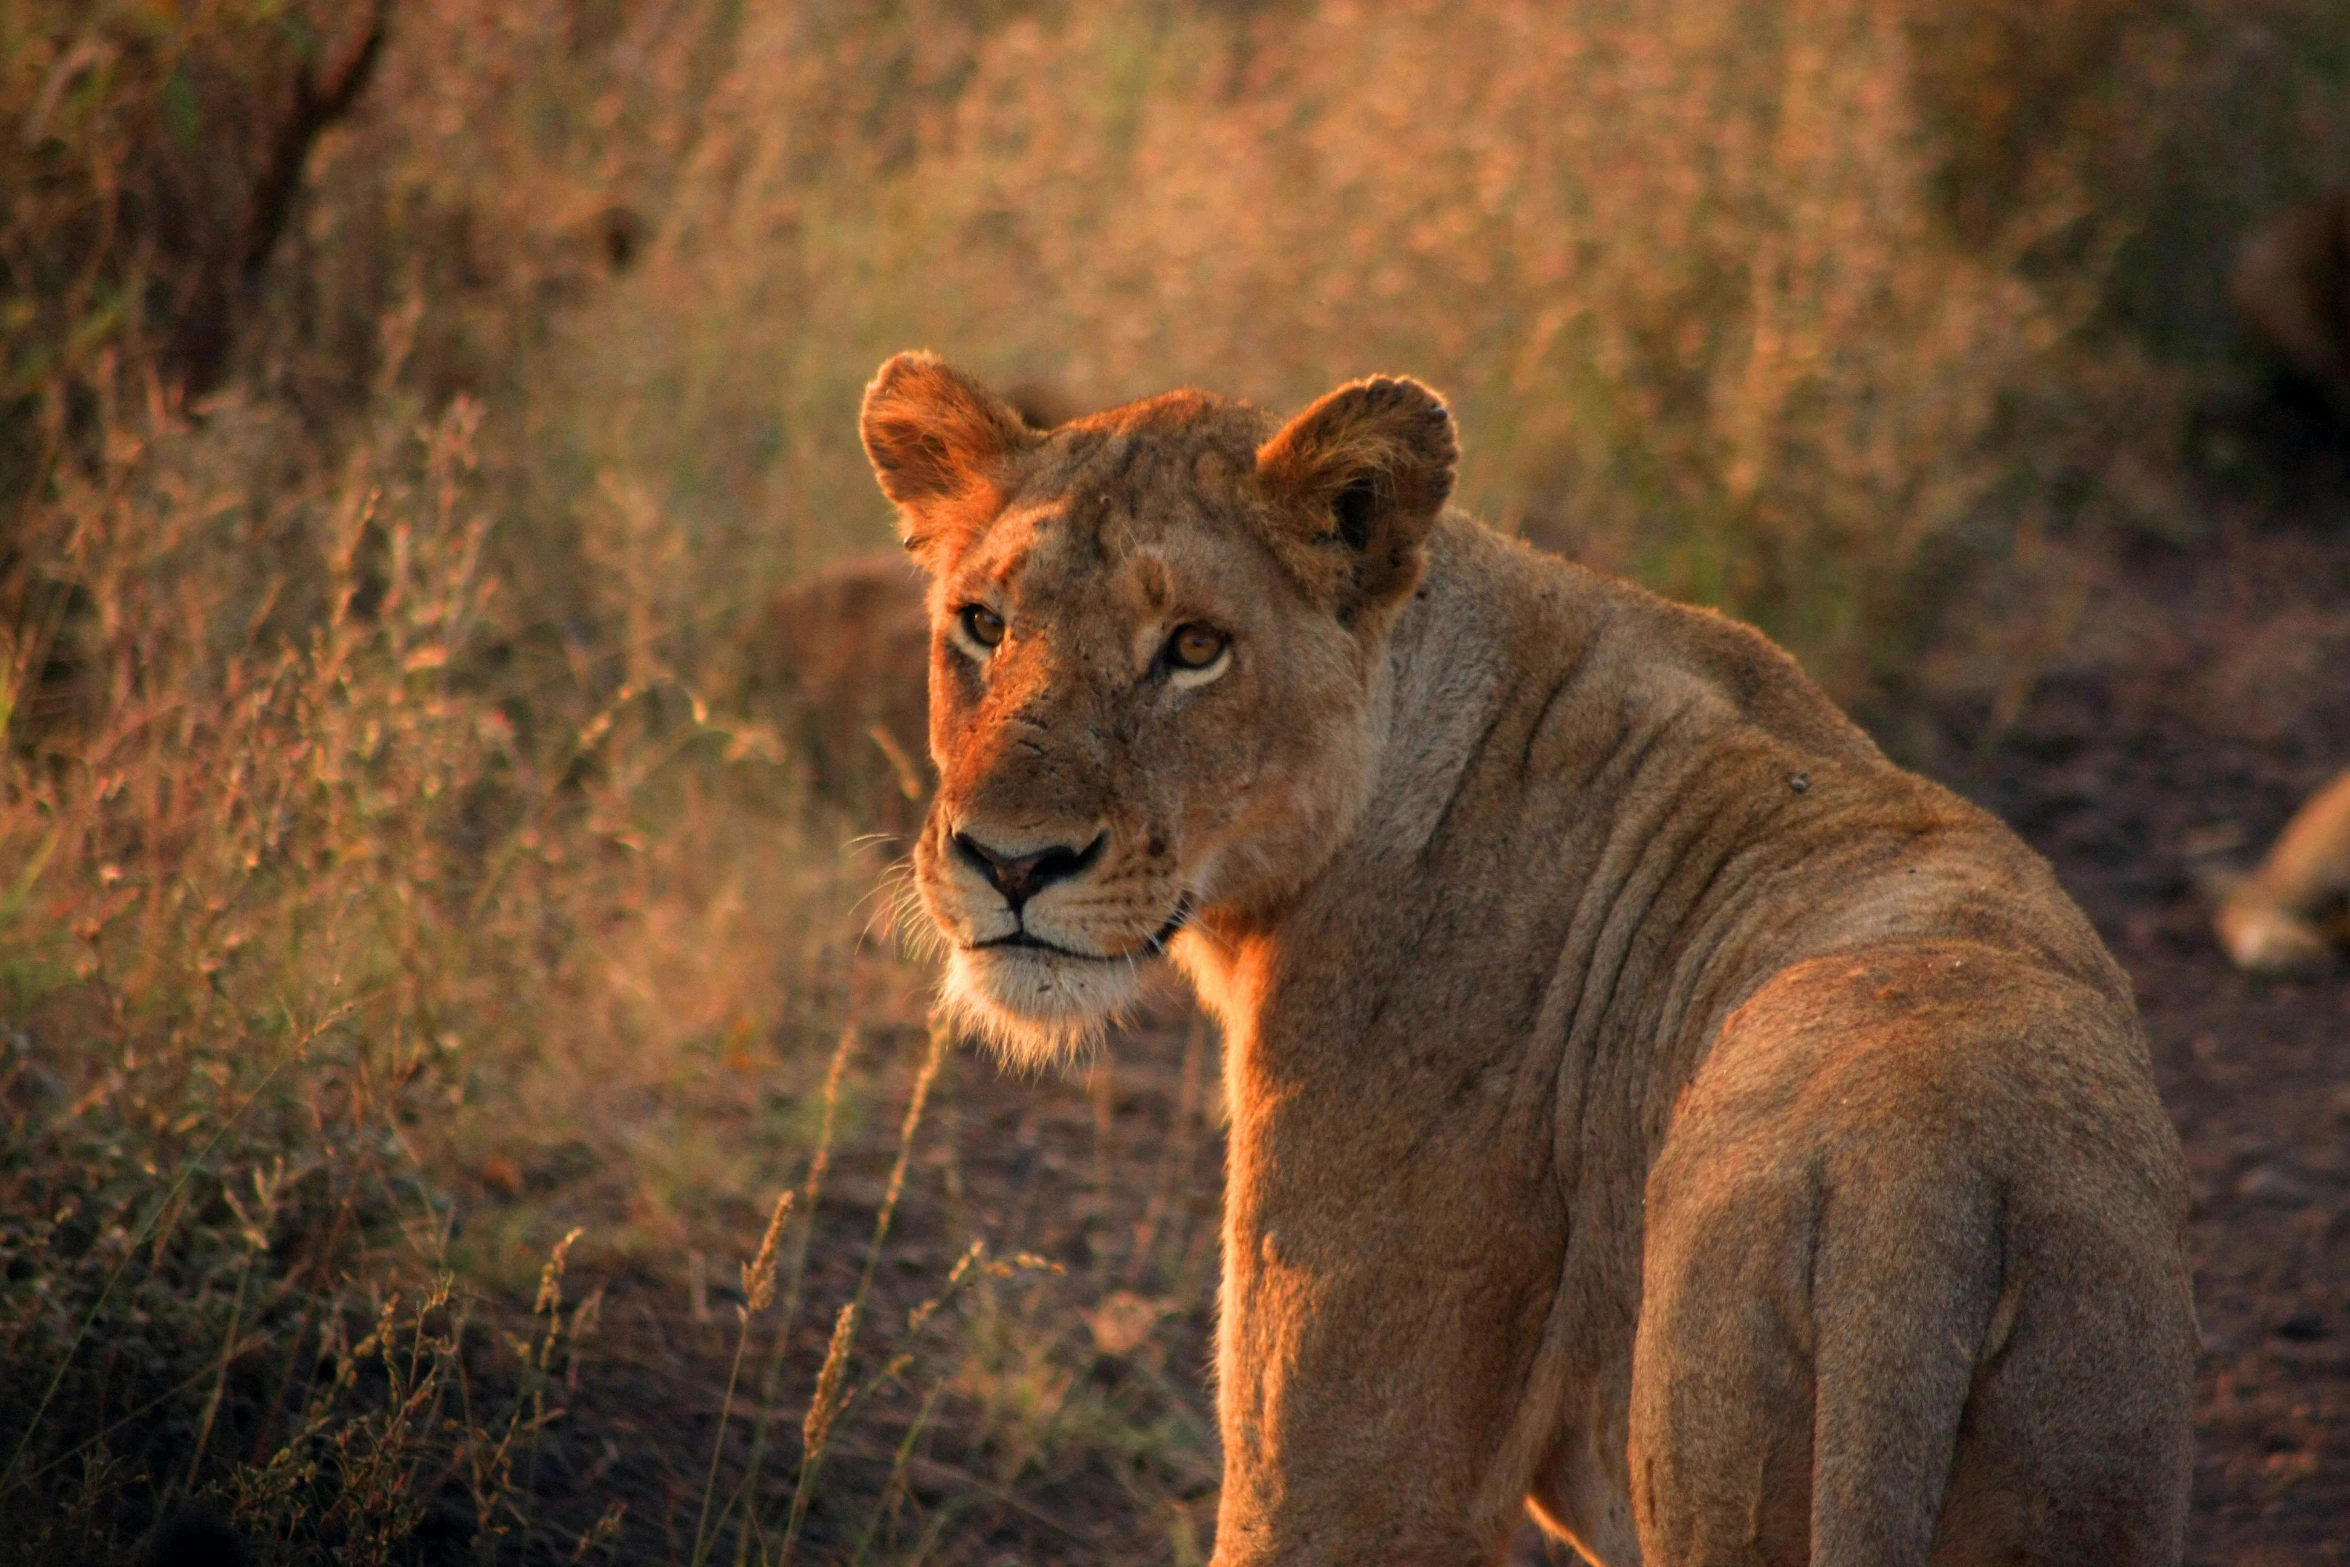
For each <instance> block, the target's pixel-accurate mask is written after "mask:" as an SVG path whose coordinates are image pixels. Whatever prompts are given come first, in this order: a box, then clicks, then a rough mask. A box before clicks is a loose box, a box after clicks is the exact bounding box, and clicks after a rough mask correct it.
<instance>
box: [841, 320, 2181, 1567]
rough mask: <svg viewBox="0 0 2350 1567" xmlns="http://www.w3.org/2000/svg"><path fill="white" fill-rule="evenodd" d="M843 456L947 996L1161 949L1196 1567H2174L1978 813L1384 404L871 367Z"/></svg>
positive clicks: (2131, 1053) (1035, 995)
mask: <svg viewBox="0 0 2350 1567" xmlns="http://www.w3.org/2000/svg"><path fill="white" fill-rule="evenodd" d="M865 438H866V445H867V449H868V451H869V452H870V453H871V454H872V456H873V459H874V463H875V467H876V469H877V471H878V472H879V474H880V475H881V479H882V484H883V488H884V489H885V490H886V491H887V492H888V493H889V494H890V496H891V498H892V499H893V500H895V501H896V502H897V503H898V506H899V508H900V511H901V514H902V516H903V519H904V522H905V526H906V529H907V533H908V537H909V541H910V543H911V544H912V546H913V547H914V548H915V549H916V551H917V553H918V554H919V555H920V557H921V558H922V560H923V562H924V564H925V565H926V566H927V568H928V569H929V570H930V572H931V573H932V577H933V588H932V595H931V609H932V623H933V626H934V628H935V631H934V641H933V652H932V666H931V695H932V710H931V743H932V748H933V752H934V754H935V755H936V757H937V758H938V760H939V763H940V771H941V783H940V790H939V793H938V795H937V797H936V799H935V802H934V805H933V809H932V812H931V815H930V818H929V820H928V822H927V823H926V824H925V827H924V831H923V833H922V836H921V840H920V842H919V844H918V846H917V849H916V860H915V863H916V869H917V875H918V878H919V882H920V886H921V891H922V895H923V897H924V900H925V903H926V905H927V907H928V909H929V911H930V913H931V915H932V916H933V918H934V920H935V921H936V923H937V925H938V927H939V929H940V931H941V933H942V934H943V935H944V936H945V937H946V939H947V941H948V942H949V943H950V945H951V947H952V949H953V956H952V965H953V966H952V967H951V969H950V978H949V987H950V994H951V995H952V996H953V997H954V998H955V999H957V1000H958V1002H959V1003H960V1004H961V1005H962V1006H963V1007H964V1009H965V1010H966V1013H967V1014H968V1015H970V1016H971V1017H973V1018H974V1019H976V1020H977V1021H978V1022H979V1023H980V1024H981V1026H982V1027H984V1028H985V1029H987V1030H988V1031H989V1032H991V1033H993V1034H994V1035H995V1036H996V1037H997V1038H998V1040H999V1042H1000V1043H1002V1044H1004V1045H1005V1046H1006V1048H1007V1049H1009V1050H1011V1051H1013V1052H1015V1053H1019V1054H1023V1055H1027V1056H1030V1057H1040V1056H1046V1055H1049V1054H1051V1053H1053V1052H1056V1051H1059V1050H1063V1049H1066V1048H1068V1047H1069V1046H1070V1045H1071V1044H1072V1042H1074V1041H1076V1040H1078V1039H1080V1038H1082V1037H1083V1033H1084V1026H1085V1024H1086V1023H1087V1022H1088V1020H1089V1019H1090V1018H1092V1017H1098V1016H1099V1015H1100V1014H1101V1013H1103V1012H1106V1011H1108V1010H1110V1009H1112V1008H1114V1007H1115V1006H1116V1005H1117V1004H1118V1003H1119V1002H1120V1001H1121V999H1123V997H1124V996H1125V995H1126V994H1127V992H1126V991H1125V990H1124V989H1123V988H1122V987H1123V984H1124V975H1125V973H1126V971H1127V968H1129V967H1131V964H1132V962H1133V961H1136V960H1139V959H1141V958H1142V957H1145V956H1148V955H1152V954H1155V953H1156V952H1158V951H1160V950H1167V951H1169V952H1170V953H1171V955H1172V956H1173V957H1174V958H1175V960H1176V961H1177V962H1178V963H1179V964H1180V965H1181V966H1182V967H1183V968H1184V970H1185V971H1186V972H1187V973H1188V974H1189V975H1190V977H1191V978H1192V980H1193V981H1194V983H1195V986H1196V987H1197V989H1198V990H1199V992H1200V994H1201V996H1202V998H1203V1000H1204V1001H1205V1002H1206V1003H1207V1004H1208V1005H1209V1006H1210V1007H1211V1009H1212V1010H1214V1011H1215V1012H1216V1013H1217V1015H1218V1016H1219V1018H1220V1020H1221V1021H1222V1023H1223V1025H1224V1029H1225V1034H1226V1041H1227V1065H1226V1074H1227V1093H1228V1097H1229V1100H1230V1105H1231V1116H1232V1120H1231V1134H1230V1152H1229V1171H1228V1182H1227V1193H1226V1204H1227V1209H1226V1222H1225V1245H1224V1266H1225V1276H1224V1284H1223V1289H1222V1294H1221V1312H1222V1316H1221V1321H1220V1326H1219V1344H1218V1376H1217V1385H1218V1400H1219V1413H1220V1418H1221V1425H1222V1431H1223V1438H1224V1453H1225V1475H1224V1485H1223V1491H1222V1496H1221V1502H1220V1512H1219V1519H1218V1524H1217V1534H1216V1547H1215V1562H1216V1563H1217V1564H1219V1567H1240V1564H1243V1563H1250V1564H1254V1563H1272V1562H1280V1563H1283V1564H1285V1567H1295V1564H1306V1563H1324V1562H1327V1563H1333V1564H1337V1563H1353V1562H1361V1561H1372V1560H1378V1561H1393V1562H1428V1563H1437V1562H1443V1563H1457V1562H1464V1561H1470V1560H1488V1561H1493V1560H1498V1559H1499V1556H1500V1553H1501V1552H1502V1550H1503V1548H1504V1541H1505V1540H1506V1538H1507V1535H1508V1532H1509V1530H1510V1528H1511V1526H1512V1524H1513V1522H1514V1520H1515V1519H1516V1518H1517V1516H1519V1514H1520V1513H1521V1511H1522V1510H1523V1509H1524V1508H1526V1507H1528V1506H1529V1505H1530V1506H1531V1507H1532V1508H1533V1509H1534V1510H1535V1512H1536V1514H1537V1516H1539V1517H1540V1518H1541V1519H1542V1520H1543V1521H1544V1522H1545V1524H1546V1525H1547V1526H1548V1527H1549V1528H1550V1529H1551V1530H1552V1531H1553V1532H1554V1533H1556V1534H1558V1535H1560V1536H1562V1537H1565V1538H1568V1539H1571V1540H1572V1541H1573V1542H1574V1543H1575V1544H1576V1545H1577V1546H1578V1547H1580V1549H1581V1550H1582V1551H1583V1552H1584V1553H1585V1554H1586V1555H1587V1556H1589V1557H1590V1558H1591V1559H1593V1560H1595V1561H1598V1562H1602V1563H1607V1564H1611V1567H1622V1564H1626V1563H1634V1562H1640V1561H1643V1560H1645V1561H1648V1562H1651V1563H1675V1564H1694V1563H1728V1562H1738V1563H1754V1564H1762V1563H1771V1564H1780V1563H1787V1564H1792V1563H1797V1562H1810V1563H1816V1564H1844V1567H1859V1564H1862V1563H1868V1564H1872V1567H1874V1564H1896V1567H1898V1564H1904V1563H1907V1564H1915V1567H1924V1564H1926V1563H1928V1562H1929V1561H1931V1562H1933V1563H1936V1564H1945V1567H1952V1564H1958V1563H1974V1562H1991V1561H2002V1562H2004V1561H2011V1560H2031V1561H2045V1562H2084V1563H2085V1562H2091V1561H2095V1562H2101V1563H2149V1564H2151V1563H2172V1562H2175V1561H2176V1560H2177V1559H2178V1554H2179V1550H2180V1540H2181V1531H2182V1529H2183V1523H2184V1514H2185V1499H2186V1484H2187V1473H2188V1457H2189V1441H2190V1437H2189V1407H2188V1390H2189V1380H2190V1374H2191V1368H2192V1362H2193V1356H2194V1353H2195V1330H2194V1324H2193V1315H2192V1305H2191V1300H2190V1290H2189V1283H2188V1274H2187V1268H2186V1262H2185V1258H2184V1254H2183V1249H2182V1229H2183V1224H2184V1219H2185V1209H2186V1192H2185V1180H2184V1173H2183V1169H2182V1165H2181V1159H2180V1154H2179V1150H2178V1145H2177V1140H2176V1137H2175V1134H2174V1133H2173V1131H2172V1129H2171V1127H2170V1125H2169V1122H2168V1120H2167V1118H2166V1117H2165V1115H2164V1113H2163V1111H2162V1108H2161V1106H2160V1104H2159V1102H2158V1101H2157V1099H2156V1097H2155V1095H2154V1092H2153V1089H2152V1086H2151V1083H2150V1081H2149V1076H2148V1070H2147V1062H2146V1056H2145V1047H2144V1042H2143V1039H2142V1036H2141V1034H2140V1032H2139V1030H2138V1026H2137V1023H2136V1018H2135V1013H2134V1010H2133V1004H2132V1001H2131V997H2130V987H2129V982H2128V980H2127V978H2126V977H2125V976H2124V975H2123V973H2122V972H2121V971H2120V969H2119V968H2118V966H2117V965H2116V964H2115V963H2114V962H2113V960H2112V959H2111V957H2110V956H2109V955H2108V954H2107V953H2106V951H2105V950H2104V948H2103V946H2102V945H2101V944H2100V943H2099V941H2098V939H2097V937H2096V935H2095V934H2094V932H2093V931H2092V930H2091V928H2090V926H2089V925H2088V923H2087V921H2086V920H2085V919H2084V918H2083V917H2082V916H2081V914H2080V913H2079V911H2078V910H2077V909H2075V908H2074V907H2073V905H2072V904H2071V903H2070V901H2069V900H2068V899H2067V898H2066V897H2065V896H2064V894H2063V893H2062V892H2061V891H2060V890H2059V888H2058V887H2057V885H2056V883H2055V881H2054V879H2053V877H2052V876H2051V875H2050V873H2049V871H2048V868H2047V866H2046V865H2045V864H2044V863H2043V862H2042V861H2040V860H2039V859H2038V858H2037V857H2036V856H2034V855H2033V854H2032V853H2030V851H2028V850H2027V849H2025V848H2024V847H2023V846H2022V845H2021V844H2020V843H2019V842H2018V841H2017V840H2016V839H2015V838H2014V837H2013V835H2012V834H2010V833H2009V832H2008V831H2007V830H2006V829H2005V828H2004V827H2002V826H2001V825H2000V824H1999V823H1997V822H1996V821H1994V820H1993V819H1991V818H1990V817H1989V816H1987V815H1986V814H1984V813H1983V812H1981V811H1980V810H1977V809H1976V808H1974V807H1973V806H1971V805H1968V804H1966V803H1965V802H1963V801H1961V800H1959V799H1957V798H1956V797H1954V796H1952V795H1950V794H1949V793H1947V792H1946V791H1944V790H1942V789H1940V788H1937V787H1936V786H1934V785H1932V784H1930V783H1927V782H1926V781H1924V780H1922V779H1918V778H1916V777H1913V776H1911V775H1909V774H1907V773H1904V772H1902V771H1901V770H1899V769H1897V768H1895V767H1894V766H1892V765H1891V764H1890V763H1889V762H1887V761H1886V760H1885V759H1884V758H1883V756H1882V755H1880V754H1879V753H1878V751H1877V750H1876V748H1875V747H1874V746H1873V745H1872V744H1871V743H1870V742H1869V741H1868V739H1867V738H1866V737H1865V736H1864V735H1863V734H1862V733H1861V732H1860V731H1859V730H1858V729H1857V728H1855V727H1854V726H1853V725H1852V724H1851V723H1850V722H1849V721H1848V720H1846V719H1845V718H1844V717H1843V716H1842V715H1841V714H1840V713H1838V712H1837V711H1836V710H1835V708H1834V707H1833V705H1832V704H1830V703H1829V702H1828V700H1827V699H1826V698H1825V697H1824V696H1823V695H1821V694H1820V692H1819V691H1818V690H1817V689H1816V688H1815V687H1813V686H1812V685H1811V684H1810V683H1809V682H1808V681H1807V680H1805V679H1804V678H1803V676H1802V675H1801V673H1800V672H1799V671H1798V670H1797V669H1796V667H1795V665H1794V664H1793V662H1792V661H1791V660H1790V659H1789V658H1788V657H1787V656H1786V655H1785V654H1784V653H1782V652H1780V651H1779V650H1778V649H1776V648H1775V647H1773V646H1771V645H1770V644H1769V643H1768V642H1767V641H1766V640H1765V639H1764V638H1763V637H1761V636H1760V635H1759V634H1758V633H1756V632H1753V631H1751V630H1749V629H1747V628H1745V627H1742V626H1738V625H1735V624H1733V623H1731V622H1729V621H1726V620H1724V619H1721V618H1719V617H1717V616H1714V615H1710V614H1707V613H1705V612H1702V611H1697V610H1691V609H1688V608H1685V607H1682V606H1678V605H1673V604H1670V603H1667V602H1665V601H1663V600H1661V599H1659V598H1657V597H1655V596H1653V595H1651V594H1648V593H1646V592H1644V591H1642V590H1640V589H1638V588H1635V587H1633V586H1631V585H1629V584H1626V583H1623V582H1620V581H1617V580H1614V579H1611V578H1607V577H1604V576H1601V575H1599V574H1597V573H1593V572H1590V571H1586V570H1583V569H1581V568H1579V567H1577V566H1574V565H1571V564H1569V563H1567V562H1565V561H1562V560H1559V559H1557V558H1555V557H1548V556H1543V555H1541V554H1538V553H1536V552H1534V551H1532V550H1530V549H1527V548H1526V547H1524V546H1522V545H1519V544H1517V543H1515V542H1513V541H1510V540H1507V539H1504V538H1502V537H1500V536H1499V535H1497V534H1494V533H1493V532H1491V531H1490V530H1488V529H1486V528H1484V527H1483V526H1482V525H1480V524H1478V523H1476V522H1474V521H1473V520H1471V519H1469V518H1466V517H1464V516H1462V515H1460V514H1459V513H1457V512H1448V511H1446V510H1444V505H1443V503H1444V501H1445V499H1446V496H1447V494H1448V492H1449V489H1450V485H1451V474H1452V464H1453V460H1454V453H1453V438H1452V434H1451V426H1450V422H1449V417H1448V415H1447V414H1446V413H1445V410H1444V409H1443V406H1442V404H1441V403H1440V402H1437V401H1436V400H1435V399H1434V398H1433V396H1432V395H1431V394H1429V393H1427V392H1426V391H1425V389H1424V388H1420V387H1418V386H1417V385H1416V384H1415V383H1411V382H1404V381H1393V380H1374V381H1369V382H1361V383H1356V384H1355V385H1353V386H1350V387H1346V388H1342V389H1341V390H1340V391H1338V392H1334V393H1332V394H1331V395H1330V396H1329V397H1327V398H1325V399H1323V400H1322V401H1321V402H1319V403H1317V404H1315V405H1314V406H1313V407H1312V408H1310V409H1308V410H1307V411H1306V412H1305V413H1303V414H1301V415H1299V416H1298V417H1297V418H1296V419H1295V420H1293V421H1291V422H1290V423H1289V424H1288V425H1286V426H1282V427H1280V428H1278V429H1276V428H1275V427H1274V426H1273V424H1272V423H1271V422H1270V421H1269V420H1267V419H1266V418H1265V417H1264V416H1263V415H1261V414H1259V413H1258V412H1257V411H1255V410H1253V409H1250V408H1247V407H1245V406H1244V405H1237V404H1230V403H1224V402H1221V401H1219V400H1216V399H1213V398H1208V397H1205V396H1202V395H1200V394H1196V393H1179V394H1169V395H1168V396H1167V397H1163V398H1158V399H1153V400H1151V401H1149V402H1147V403H1141V404H1135V405H1131V406H1130V407H1128V408H1125V409H1118V410H1112V411H1110V412H1109V413H1106V414H1102V415H1097V416H1094V417H1093V418H1091V419H1088V420H1083V421H1079V423H1078V424H1077V425H1075V426H1073V427H1070V428H1069V429H1067V430H1065V431H1062V432H1057V433H1056V434H1055V435H1053V436H1052V437H1051V438H1050V439H1046V438H1043V437H1040V436H1037V435H1035V434H1033V433H1032V432H1027V433H1024V432H1022V431H1021V430H1020V429H1019V428H1018V425H1017V420H1016V419H1015V418H1014V417H1013V415H1012V414H1011V412H1010V410H1009V409H1006V408H1004V407H1002V406H1001V405H1000V404H998V403H997V402H996V401H995V400H994V399H992V398H991V397H990V395H989V394H987V393H986V392H985V391H984V390H983V389H981V388H978V387H977V386H976V385H975V383H971V382H969V381H967V380H965V379H963V378H962V377H960V376H959V375H957V374H956V373H954V372H952V371H950V370H948V369H946V368H945V367H944V366H943V365H940V364H939V363H938V362H937V361H935V360H931V359H928V358H927V357H924V356H900V358H899V359H897V360H893V361H891V362H890V364H889V365H886V366H884V367H883V370H882V373H881V375H880V376H879V377H877V379H876V380H875V382H874V384H873V386H872V388H871V389H869V391H868V394H867V402H866V412H865ZM1201 627H1206V628H1208V629H1209V631H1211V632H1212V633H1213V637H1210V638H1209V639H1207V640H1204V641H1203V640H1201V639H1200V636H1199V628H1201ZM1186 631H1189V632H1190V633H1192V637H1191V640H1189V641H1184V640H1182V634H1183V633H1184V632H1186ZM990 637H992V638H993V639H994V640H992V641H990V640H989V638H990ZM1215 638H1222V639H1223V650H1222V651H1221V652H1219V653H1217V654H1216V656H1215V658H1214V661H1213V662H1207V661H1204V655H1205V653H1206V652H1207V650H1209V649H1210V648H1211V647H1213V646H1214V645H1215V641H1214V639H1215ZM1178 652H1180V654H1181V657H1180V658H1178V657H1177V654H1178ZM1048 870H1049V871H1050V874H1049V875H1047V874H1046V872H1047V871H1048Z"/></svg>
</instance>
